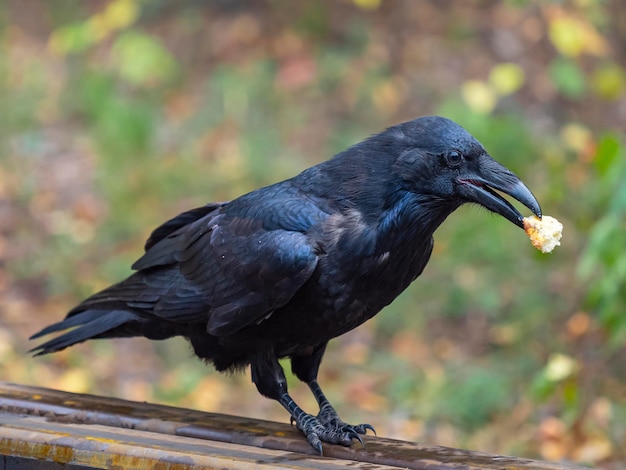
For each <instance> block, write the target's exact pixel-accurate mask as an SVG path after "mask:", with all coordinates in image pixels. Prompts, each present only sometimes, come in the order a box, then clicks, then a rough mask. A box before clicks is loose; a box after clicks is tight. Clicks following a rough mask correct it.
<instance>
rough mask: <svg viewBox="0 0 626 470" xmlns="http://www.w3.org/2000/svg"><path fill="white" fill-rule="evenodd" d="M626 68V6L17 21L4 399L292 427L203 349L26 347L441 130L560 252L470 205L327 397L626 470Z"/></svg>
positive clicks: (37, 15)
mask: <svg viewBox="0 0 626 470" xmlns="http://www.w3.org/2000/svg"><path fill="white" fill-rule="evenodd" d="M624 64H626V9H625V8H624V5H623V4H622V2H620V0H562V1H540V0H508V1H478V0H476V1H464V2H452V1H424V0H411V1H409V0H395V1H391V0H335V1H331V0H327V1H317V0H316V1H300V2H290V1H287V0H272V1H270V0H249V1H243V0H241V1H236V0H228V1H212V2H202V1H182V0H181V1H177V2H166V1H164V0H154V1H150V2H148V1H143V2H142V1H133V0H112V1H104V0H92V1H90V2H81V1H78V0H56V1H54V2H50V1H44V0H19V1H18V0H13V1H11V0H5V1H4V2H2V3H0V102H1V103H2V104H1V106H0V379H1V380H5V381H12V382H19V383H23V384H32V385H38V386H45V387H53V388H58V389H63V390H68V391H75V392H88V393H96V394H101V395H111V396H116V397H122V398H127V399H131V400H141V401H143V400H146V401H151V402H158V403H166V404H174V405H179V406H183V407H192V408H197V409H201V410H207V411H217V412H223V413H232V414H237V415H246V416H253V417H258V418H265V419H272V420H278V421H282V422H285V421H287V418H286V413H285V412H284V410H283V409H282V408H281V407H280V406H279V405H277V404H276V403H274V402H271V401H269V400H266V399H264V398H262V397H260V396H259V394H258V393H257V391H256V388H255V387H254V386H253V385H252V384H251V383H250V378H249V375H248V374H246V375H241V376H220V375H218V374H217V373H215V372H214V371H213V370H212V368H211V367H207V366H205V365H204V364H202V363H201V362H200V361H198V360H196V359H194V358H193V357H192V354H191V350H190V348H189V347H188V345H187V344H186V343H185V341H184V340H182V339H173V340H168V341H163V342H150V341H147V340H144V339H126V340H115V341H104V342H103V341H92V342H89V343H87V344H83V345H80V346H78V347H74V348H72V349H70V350H66V351H64V352H62V353H59V354H55V355H53V356H49V357H44V358H36V359H33V358H31V357H30V356H29V355H28V354H27V350H28V349H29V348H30V347H32V346H33V344H31V343H29V342H28V340H27V338H28V336H29V335H30V334H32V333H34V332H35V331H37V330H38V329H40V328H41V327H43V326H45V325H46V324H49V323H51V322H54V321H56V320H59V319H61V318H62V317H63V316H64V314H65V313H66V311H67V310H68V309H69V308H71V307H72V306H73V305H75V304H76V303H77V302H78V301H80V300H81V299H83V298H84V297H86V296H87V295H89V294H91V293H93V292H94V291H96V290H98V289H101V288H103V287H105V286H107V285H108V284H110V283H113V282H115V281H118V280H121V279H122V278H123V277H125V276H126V275H128V274H129V273H130V268H129V266H130V264H131V263H132V262H133V261H134V260H135V259H137V258H138V257H139V256H140V254H141V252H142V246H143V241H144V239H145V238H146V237H147V235H148V234H149V232H150V231H151V229H152V228H154V227H155V226H157V225H158V224H160V223H161V222H163V221H164V220H166V219H168V218H170V217H172V216H174V215H176V214H177V213H179V212H181V211H183V210H186V209H189V208H192V207H196V206H199V205H203V204H204V203H206V202H209V201H217V200H227V199H230V198H233V197H236V196H238V195H240V194H242V193H244V192H247V191H250V190H252V189H255V188H257V187H259V186H262V185H267V184H270V183H273V182H276V181H278V180H281V179H284V178H287V177H290V176H292V175H294V174H296V173H298V172H299V171H301V170H303V169H304V168H306V167H308V166H310V165H313V164H315V163H318V162H320V161H322V160H325V159H327V158H329V157H330V156H332V155H333V154H334V153H336V152H337V151H339V150H342V149H344V148H345V147H347V146H348V145H350V144H352V143H356V142H357V141H360V140H362V139H363V138H365V137H367V136H368V135H370V134H372V133H375V132H378V131H380V130H381V129H383V128H385V127H386V126H389V125H392V124H394V123H397V122H400V121H404V120H408V119H411V118H413V117H416V116H419V115H424V114H441V115H445V116H447V117H449V118H451V119H453V120H456V121H457V122H459V123H460V124H462V125H463V126H465V127H466V128H467V129H468V130H469V131H470V132H472V133H473V134H474V135H475V136H476V137H477V138H478V139H479V140H481V141H482V142H483V144H484V145H485V147H486V148H487V149H488V150H489V152H490V153H491V154H492V155H493V156H494V157H495V158H496V159H498V160H499V161H500V162H502V163H503V164H505V165H507V166H508V167H509V168H511V169H512V170H513V171H515V172H516V173H517V174H518V175H519V176H520V177H521V178H522V179H523V180H524V181H525V182H526V183H527V185H528V186H529V187H530V188H532V190H533V192H534V193H535V195H536V196H537V198H538V199H539V201H540V202H541V204H542V207H543V210H544V212H545V213H546V214H548V215H552V216H555V217H557V218H558V219H559V220H561V222H563V224H564V225H565V231H564V238H563V241H562V246H560V247H558V248H557V249H556V251H555V252H554V253H552V254H550V255H544V254H542V253H540V252H538V251H536V250H535V249H534V248H532V246H531V245H530V243H529V241H528V239H527V238H526V236H525V234H524V233H523V232H522V231H521V230H519V229H517V228H515V227H514V226H513V225H512V224H510V223H509V222H507V221H506V220H504V219H502V218H499V217H494V216H491V215H490V214H488V213H487V212H486V211H481V210H478V209H476V208H472V207H463V208H461V209H460V210H458V211H457V212H456V213H455V214H454V215H453V216H452V217H451V218H450V219H448V221H447V222H446V223H445V224H444V225H443V226H442V227H441V228H440V229H439V230H438V232H437V234H436V245H435V250H434V254H433V257H432V258H431V262H430V264H429V266H428V267H427V268H426V271H425V273H424V274H423V275H422V276H421V278H420V279H419V280H418V281H417V282H416V283H415V284H414V285H413V286H412V287H411V288H410V289H409V290H408V291H407V292H405V293H404V294H403V295H402V296H401V297H400V298H398V299H397V300H396V301H395V302H394V303H393V304H392V305H391V306H390V307H388V308H387V309H386V310H384V311H383V312H382V313H381V314H379V315H378V316H377V317H375V318H374V319H373V320H371V321H370V322H368V323H366V324H365V325H363V326H361V327H360V328H358V329H357V330H355V331H353V332H351V333H350V334H348V335H345V336H344V337H341V338H339V339H336V340H335V341H333V342H331V345H330V349H329V351H328V352H327V358H326V360H325V362H324V363H323V365H322V370H321V376H320V382H321V383H322V384H323V385H324V386H325V390H326V391H327V394H328V395H329V397H330V398H331V401H333V403H334V404H335V405H336V407H337V409H338V410H339V411H340V414H341V415H342V417H343V418H344V419H345V420H346V421H348V422H354V423H359V422H368V423H371V424H372V425H374V426H375V427H376V429H377V431H378V434H379V435H382V436H388V437H396V438H402V439H408V440H413V441H421V442H427V443H437V444H442V445H448V446H455V447H464V448H471V449H478V450H482V451H488V452H497V453H503V454H513V455H518V456H526V457H535V458H544V459H552V460H561V459H562V460H569V461H575V462H579V463H586V464H593V465H596V466H597V467H598V468H606V469H609V468H624V465H625V463H626V451H625V448H626V347H625V344H626V313H625V310H626V254H625V253H626V238H625V233H626V230H625V229H626V222H625V220H626V183H625V180H626V151H625V149H626V146H625V145H626V143H625V136H624V132H625V130H626V70H625V68H624ZM527 212H528V211H527V210H525V211H524V213H525V214H526V213H527ZM287 369H288V367H287ZM289 381H290V384H291V389H292V391H293V395H294V398H295V399H296V401H298V402H301V404H302V405H303V406H304V407H305V409H309V410H311V411H316V408H315V403H314V401H313V398H312V397H311V396H310V393H309V392H308V390H307V389H306V387H304V386H302V385H300V384H297V383H296V382H297V381H296V380H294V379H293V377H291V376H290V377H289Z"/></svg>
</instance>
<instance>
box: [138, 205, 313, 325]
mask: <svg viewBox="0 0 626 470" xmlns="http://www.w3.org/2000/svg"><path fill="white" fill-rule="evenodd" d="M316 265H317V254H316V253H315V251H314V248H313V247H312V246H311V245H310V244H309V241H308V238H307V237H306V235H304V234H303V233H300V232H293V231H288V230H280V229H279V230H271V231H267V230H265V229H264V228H263V224H262V223H261V221H259V220H254V219H252V220H250V219H246V218H241V219H240V218H237V217H229V216H226V215H224V214H217V215H212V216H210V217H205V218H202V219H199V220H197V221H196V222H193V223H192V224H190V225H188V226H186V227H183V228H182V229H179V230H178V231H175V232H174V233H172V234H170V235H169V236H167V237H165V238H163V239H162V240H161V241H159V242H157V243H156V244H154V245H153V246H152V247H151V248H150V249H149V250H148V251H147V252H146V254H145V255H144V256H143V257H141V258H140V259H139V260H138V261H137V262H136V263H135V264H134V265H133V268H134V269H137V270H139V271H140V272H139V273H137V274H141V273H145V274H144V279H145V281H146V283H151V284H152V285H153V286H154V287H156V288H157V290H158V291H160V292H157V291H153V292H149V291H150V289H147V290H146V291H145V292H143V293H137V294H139V295H136V296H135V299H134V300H133V301H132V302H130V303H129V305H130V306H133V307H136V308H137V307H139V308H142V309H143V310H144V311H150V313H152V314H153V315H155V316H157V317H160V318H163V319H166V320H168V321H174V322H176V321H184V322H192V323H193V322H197V321H207V320H208V325H207V331H208V332H209V333H210V334H213V335H226V334H230V333H234V332H235V331H237V330H240V329H241V328H243V327H245V326H247V325H250V324H252V323H255V322H259V321H261V320H262V319H263V318H265V317H267V316H269V315H270V314H271V313H272V311H273V310H274V309H276V308H279V307H281V306H283V305H285V304H286V303H287V302H288V301H289V300H290V299H291V298H292V297H293V295H294V294H295V293H296V291H297V290H298V289H300V287H302V285H303V284H304V283H305V282H306V281H307V280H308V279H309V277H310V276H311V274H312V273H313V271H314V270H315V267H316ZM161 273H163V274H165V273H167V274H166V276H165V279H163V280H162V281H161V280H159V279H158V278H159V277H161V276H162V275H163V274H161Z"/></svg>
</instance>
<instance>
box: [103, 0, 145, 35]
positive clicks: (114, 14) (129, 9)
mask: <svg viewBox="0 0 626 470" xmlns="http://www.w3.org/2000/svg"><path fill="white" fill-rule="evenodd" d="M102 16H103V18H104V21H105V22H106V23H107V25H108V26H109V28H111V29H112V30H114V29H122V28H126V27H127V26H130V25H131V24H133V23H134V22H135V20H136V19H137V17H138V16H139V5H138V2H137V1H136V0H115V1H113V2H111V3H109V5H108V6H107V8H106V10H104V12H103V13H102Z"/></svg>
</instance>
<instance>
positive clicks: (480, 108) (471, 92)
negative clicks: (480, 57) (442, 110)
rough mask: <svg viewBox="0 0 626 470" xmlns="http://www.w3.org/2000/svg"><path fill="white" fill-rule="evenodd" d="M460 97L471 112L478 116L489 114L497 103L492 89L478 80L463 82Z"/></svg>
mask: <svg viewBox="0 0 626 470" xmlns="http://www.w3.org/2000/svg"><path fill="white" fill-rule="evenodd" d="M461 96H462V98H463V101H465V104H467V106H468V107H469V108H470V109H471V110H472V111H474V112H477V113H480V114H489V113H490V112H491V111H493V109H494V108H495V107H496V104H497V102H498V97H497V95H496V92H495V91H494V89H493V88H492V87H491V86H489V84H487V83H485V82H481V81H479V80H470V81H468V82H465V83H464V84H463V85H462V86H461Z"/></svg>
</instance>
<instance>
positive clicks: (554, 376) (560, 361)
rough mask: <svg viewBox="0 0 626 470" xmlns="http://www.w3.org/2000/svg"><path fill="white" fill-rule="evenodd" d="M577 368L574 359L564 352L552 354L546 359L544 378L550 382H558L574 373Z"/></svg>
mask: <svg viewBox="0 0 626 470" xmlns="http://www.w3.org/2000/svg"><path fill="white" fill-rule="evenodd" d="M577 369H578V364H577V362H576V360H574V359H572V358H571V357H569V356H566V355H565V354H553V355H552V356H550V358H549V359H548V364H546V368H545V370H544V375H545V377H546V379H548V380H550V381H552V382H560V381H561V380H564V379H566V378H568V377H570V376H571V375H572V374H574V373H575V372H576V370H577Z"/></svg>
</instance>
